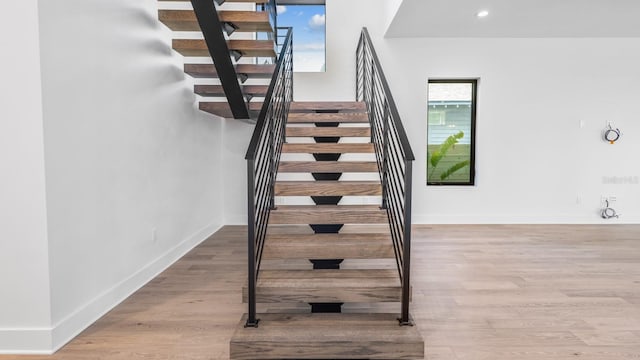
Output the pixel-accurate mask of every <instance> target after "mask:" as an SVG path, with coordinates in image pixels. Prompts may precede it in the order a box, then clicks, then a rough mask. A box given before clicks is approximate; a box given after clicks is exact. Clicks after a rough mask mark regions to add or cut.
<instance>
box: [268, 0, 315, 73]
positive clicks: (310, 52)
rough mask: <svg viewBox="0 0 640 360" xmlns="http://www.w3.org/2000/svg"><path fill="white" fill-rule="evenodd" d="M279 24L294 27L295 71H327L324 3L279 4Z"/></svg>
mask: <svg viewBox="0 0 640 360" xmlns="http://www.w3.org/2000/svg"><path fill="white" fill-rule="evenodd" d="M278 26H291V27H293V69H294V71H296V72H321V71H325V7H324V5H285V6H278Z"/></svg>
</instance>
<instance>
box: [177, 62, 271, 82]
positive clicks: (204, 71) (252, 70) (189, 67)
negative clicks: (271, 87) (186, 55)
mask: <svg viewBox="0 0 640 360" xmlns="http://www.w3.org/2000/svg"><path fill="white" fill-rule="evenodd" d="M274 71H275V65H272V64H264V65H258V64H238V65H236V73H238V74H243V75H246V76H248V77H249V78H261V79H267V78H271V76H272V75H273V72H274ZM184 72H185V73H186V74H188V75H190V76H192V77H194V78H211V79H213V78H217V77H218V72H217V71H216V67H215V66H213V64H185V65H184Z"/></svg>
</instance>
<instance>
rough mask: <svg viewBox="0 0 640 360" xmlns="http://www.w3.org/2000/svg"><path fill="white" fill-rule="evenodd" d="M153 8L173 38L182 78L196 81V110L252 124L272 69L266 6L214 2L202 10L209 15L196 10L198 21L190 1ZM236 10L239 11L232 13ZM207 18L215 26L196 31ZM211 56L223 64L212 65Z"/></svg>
mask: <svg viewBox="0 0 640 360" xmlns="http://www.w3.org/2000/svg"><path fill="white" fill-rule="evenodd" d="M198 2H200V3H201V4H203V2H202V1H201V0H195V2H194V4H196V5H198ZM159 3H160V9H159V11H158V19H159V20H160V21H161V22H162V23H164V24H165V25H166V26H167V27H168V28H169V29H171V30H172V31H173V32H174V35H175V36H174V39H173V40H172V47H173V49H174V50H176V51H177V52H178V53H180V54H182V55H183V56H184V57H185V65H184V72H185V73H186V74H188V75H190V76H192V77H194V79H195V81H196V85H195V88H194V92H195V94H197V95H199V96H200V98H199V108H200V110H202V111H205V112H209V113H211V114H214V115H218V116H221V117H225V118H232V117H242V118H251V119H255V118H256V117H257V114H258V112H259V111H260V108H261V107H262V102H263V99H264V97H265V96H266V94H267V90H268V85H269V80H270V79H271V77H272V75H273V71H274V69H275V65H274V62H275V58H276V47H277V44H276V41H275V39H277V37H276V31H277V29H276V28H275V27H274V21H273V20H272V17H271V16H270V14H271V13H270V12H269V11H267V9H268V5H267V3H269V1H266V0H252V1H247V0H227V1H216V4H217V6H216V7H214V6H213V2H212V1H209V2H208V4H205V6H204V7H203V8H207V6H208V7H209V8H210V12H207V11H206V10H204V11H203V10H201V9H200V8H201V7H200V6H198V7H197V8H198V9H200V11H203V12H204V14H200V15H198V14H197V13H196V11H194V9H195V8H196V7H194V6H192V1H188V0H161V1H160V2H159ZM273 6H275V5H273ZM238 7H241V8H243V10H240V9H236V8H238ZM247 9H250V10H247ZM214 12H215V14H214ZM199 16H200V17H201V18H200V19H199ZM212 16H215V17H216V18H215V19H213V20H215V21H214V22H217V23H219V26H218V27H216V26H212V27H211V28H207V27H202V26H201V24H200V21H205V19H207V21H208V22H211V19H208V18H209V17H212ZM207 31H210V32H212V33H213V35H216V36H211V35H210V36H209V38H208V39H207V37H208V36H207ZM201 32H202V33H204V35H205V38H204V39H203V38H202V35H201ZM221 32H224V34H221ZM218 33H220V34H218ZM222 36H224V37H222ZM258 38H262V39H263V38H267V39H269V40H257V39H258ZM216 39H218V42H217V43H216V41H215V40H216ZM220 40H221V41H223V42H224V43H223V44H221V43H220ZM211 44H217V45H214V46H215V49H210V48H209V46H208V45H211ZM214 54H217V56H219V57H221V56H225V57H227V58H228V59H223V60H225V61H219V64H218V63H216V62H215V61H214V63H213V64H212V63H211V60H210V59H211V58H212V57H213V55H214ZM227 61H229V63H228V65H229V66H231V67H232V68H230V69H227V70H225V71H224V74H225V75H226V76H227V79H223V77H222V76H219V70H218V68H219V66H224V65H225V63H227ZM265 62H267V63H265ZM231 73H233V74H232V75H231ZM234 82H235V83H234ZM230 104H233V106H234V107H235V111H234V109H232V106H230ZM238 114H244V115H238Z"/></svg>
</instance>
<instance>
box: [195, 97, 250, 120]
mask: <svg viewBox="0 0 640 360" xmlns="http://www.w3.org/2000/svg"><path fill="white" fill-rule="evenodd" d="M198 107H199V109H200V110H202V111H205V112H208V113H210V114H213V115H217V116H221V117H223V118H233V113H231V109H230V108H229V104H228V103H226V102H211V101H202V102H200V103H198ZM261 108H262V102H261V101H252V102H250V103H249V112H250V113H251V114H252V115H254V116H257V113H258V112H259V111H260V109H261Z"/></svg>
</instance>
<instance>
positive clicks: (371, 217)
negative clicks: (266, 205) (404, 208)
mask: <svg viewBox="0 0 640 360" xmlns="http://www.w3.org/2000/svg"><path fill="white" fill-rule="evenodd" d="M387 221H388V220H387V213H386V211H385V210H383V209H380V207H379V206H377V205H280V206H278V207H277V208H276V209H275V210H271V215H270V216H269V223H270V224H386V223H387Z"/></svg>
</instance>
